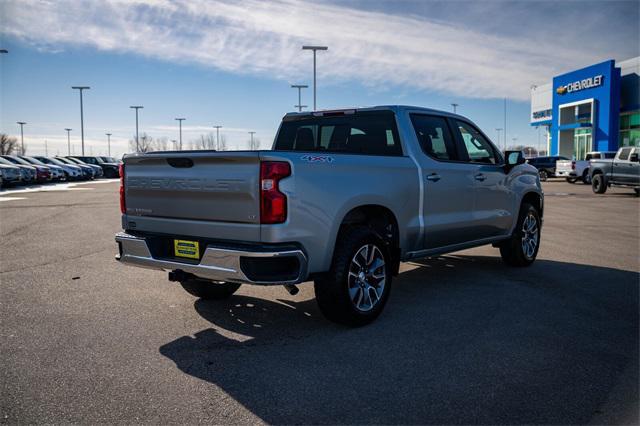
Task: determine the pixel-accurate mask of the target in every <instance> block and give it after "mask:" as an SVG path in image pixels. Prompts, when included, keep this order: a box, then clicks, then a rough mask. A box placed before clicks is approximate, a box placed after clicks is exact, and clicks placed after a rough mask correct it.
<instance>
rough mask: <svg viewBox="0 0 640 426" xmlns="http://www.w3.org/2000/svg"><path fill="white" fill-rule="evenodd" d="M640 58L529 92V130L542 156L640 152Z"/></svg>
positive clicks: (607, 64)
mask: <svg viewBox="0 0 640 426" xmlns="http://www.w3.org/2000/svg"><path fill="white" fill-rule="evenodd" d="M639 82H640V57H636V58H633V59H629V60H626V61H617V62H616V61H614V60H609V61H605V62H601V63H599V64H595V65H591V66H588V67H586V68H582V69H579V70H576V71H571V72H568V73H566V74H562V75H559V76H556V77H554V78H553V81H552V82H551V83H548V84H542V85H539V86H532V87H531V125H532V126H543V127H544V128H546V130H547V132H546V134H547V152H548V153H549V154H550V155H563V156H565V157H569V158H576V159H578V160H583V159H584V156H585V154H586V153H587V152H589V151H616V150H617V149H618V148H619V147H621V146H640V83H639Z"/></svg>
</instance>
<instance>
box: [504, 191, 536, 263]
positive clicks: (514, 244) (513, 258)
mask: <svg viewBox="0 0 640 426" xmlns="http://www.w3.org/2000/svg"><path fill="white" fill-rule="evenodd" d="M540 225H541V222H540V214H539V213H538V209H536V208H535V207H534V206H533V205H531V204H529V203H522V207H521V208H520V214H519V216H518V223H517V224H516V229H515V231H514V232H513V235H511V238H509V239H508V240H507V241H505V242H503V243H502V244H501V245H500V255H501V256H502V260H504V261H505V263H507V264H508V265H511V266H529V265H531V264H532V263H533V261H534V260H536V256H537V255H538V249H539V248H540Z"/></svg>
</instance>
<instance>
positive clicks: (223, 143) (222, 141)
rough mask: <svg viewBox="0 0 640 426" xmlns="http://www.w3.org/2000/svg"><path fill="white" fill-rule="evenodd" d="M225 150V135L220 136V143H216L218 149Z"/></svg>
mask: <svg viewBox="0 0 640 426" xmlns="http://www.w3.org/2000/svg"><path fill="white" fill-rule="evenodd" d="M226 150H227V137H226V136H225V135H222V136H220V143H219V144H218V151H226Z"/></svg>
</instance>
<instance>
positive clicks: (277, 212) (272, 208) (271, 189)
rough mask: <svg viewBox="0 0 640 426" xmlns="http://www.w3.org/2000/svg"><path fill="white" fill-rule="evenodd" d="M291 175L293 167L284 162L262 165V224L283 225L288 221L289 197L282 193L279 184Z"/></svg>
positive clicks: (263, 163) (264, 162) (268, 162)
mask: <svg viewBox="0 0 640 426" xmlns="http://www.w3.org/2000/svg"><path fill="white" fill-rule="evenodd" d="M289 175H291V166H290V165H289V163H287V162H284V161H263V162H262V163H260V223H282V222H284V221H285V220H287V196H286V195H284V194H283V193H282V192H280V190H279V188H278V182H279V181H280V179H283V178H286V177H287V176H289Z"/></svg>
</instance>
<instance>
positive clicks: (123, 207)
mask: <svg viewBox="0 0 640 426" xmlns="http://www.w3.org/2000/svg"><path fill="white" fill-rule="evenodd" d="M118 174H119V175H120V212H121V213H122V214H125V213H126V212H127V205H126V204H125V202H124V163H120V166H118Z"/></svg>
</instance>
